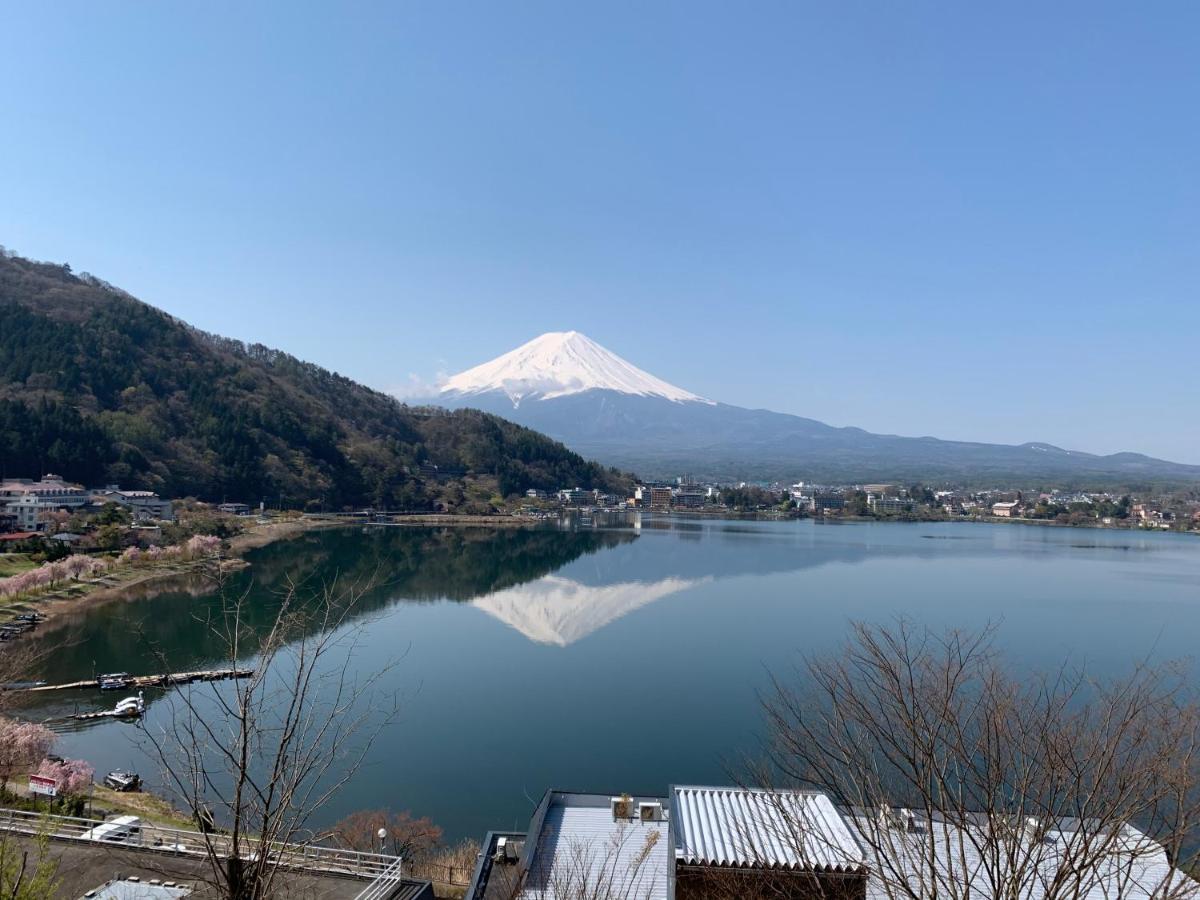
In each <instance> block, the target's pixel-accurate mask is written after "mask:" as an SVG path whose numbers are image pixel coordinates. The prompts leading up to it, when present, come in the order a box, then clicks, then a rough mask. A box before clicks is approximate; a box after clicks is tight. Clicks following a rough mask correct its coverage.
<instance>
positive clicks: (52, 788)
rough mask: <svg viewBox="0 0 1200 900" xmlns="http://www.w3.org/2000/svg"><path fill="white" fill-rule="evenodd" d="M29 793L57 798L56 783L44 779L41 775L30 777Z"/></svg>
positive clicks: (50, 779) (52, 780) (49, 779)
mask: <svg viewBox="0 0 1200 900" xmlns="http://www.w3.org/2000/svg"><path fill="white" fill-rule="evenodd" d="M29 793H31V794H45V795H46V796H47V797H57V796H58V782H57V781H55V780H54V779H53V778H45V777H43V776H41V775H30V776H29Z"/></svg>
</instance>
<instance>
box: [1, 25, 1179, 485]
mask: <svg viewBox="0 0 1200 900" xmlns="http://www.w3.org/2000/svg"><path fill="white" fill-rule="evenodd" d="M6 24H7V26H8V30H9V33H10V36H11V38H12V39H11V40H10V42H9V52H7V53H6V54H5V55H4V58H3V59H0V73H2V74H4V75H5V76H7V80H8V82H9V83H10V84H12V85H15V86H19V87H18V88H15V89H14V90H13V91H11V92H10V93H9V96H8V98H7V103H6V109H7V111H8V119H7V121H8V124H9V127H10V139H9V140H6V141H4V142H0V164H3V165H4V167H5V171H7V172H8V173H9V178H8V179H6V185H5V187H6V191H5V202H4V203H3V204H0V243H3V244H4V245H6V246H8V247H9V248H11V249H12V250H14V251H16V252H19V253H21V254H23V255H27V256H31V257H35V258H40V259H47V260H54V261H65V262H69V263H70V264H71V265H72V266H73V267H74V268H75V269H76V270H77V271H78V270H86V271H90V272H93V273H95V274H97V275H99V276H100V277H102V278H104V279H106V280H108V281H110V282H112V283H114V284H116V285H119V286H121V287H122V288H125V289H127V290H129V291H130V292H132V293H133V294H135V295H136V296H138V297H140V298H141V299H143V300H146V301H147V302H149V303H152V304H154V305H156V306H159V307H161V308H163V309H165V310H167V311H168V312H170V313H172V314H174V315H177V316H179V317H180V318H183V319H185V320H187V321H189V322H192V323H194V324H196V325H197V326H199V327H202V328H204V329H207V330H210V331H214V332H218V333H222V334H227V335H230V336H233V337H239V338H243V339H246V340H251V341H260V342H262V343H265V344H268V345H271V346H276V347H279V348H281V349H284V350H286V351H288V352H290V353H293V354H295V355H297V356H300V357H302V358H305V359H310V360H312V361H314V362H317V363H320V364H321V365H324V366H327V367H329V368H333V369H336V370H338V371H340V372H342V373H344V374H346V375H349V376H351V377H353V378H356V379H358V380H361V381H364V382H366V383H369V384H371V385H373V386H376V387H379V388H383V389H395V390H401V391H410V392H411V391H414V390H417V389H424V388H427V387H428V386H429V385H431V384H432V383H433V382H434V381H436V380H437V379H438V377H439V375H445V374H449V373H455V372H461V371H463V370H467V369H470V368H472V367H474V366H477V365H479V364H481V363H484V362H485V361H487V360H491V359H493V358H495V357H497V356H500V355H501V354H504V353H506V352H508V351H510V350H512V349H513V348H515V347H517V346H519V345H521V344H523V343H525V342H526V341H529V340H530V339H532V338H534V337H536V336H537V335H539V334H542V333H543V332H547V331H567V330H578V331H581V332H583V333H584V334H587V335H588V336H589V337H591V338H593V339H594V340H595V341H597V342H598V343H599V344H601V345H603V346H604V347H607V348H608V349H610V350H612V351H613V352H615V353H616V354H618V355H619V356H621V357H623V358H624V359H626V360H628V361H630V362H631V363H633V364H634V365H635V366H637V367H639V368H640V369H643V370H645V372H647V373H650V374H651V375H653V376H655V377H656V378H658V379H662V380H663V381H665V382H668V383H669V384H671V385H678V386H679V387H680V388H682V389H684V390H686V391H688V392H694V393H695V394H697V395H699V396H702V397H706V398H711V399H713V400H717V401H720V402H724V403H730V404H736V405H740V406H747V407H765V408H769V409H773V410H778V411H781V412H789V413H795V414H797V415H801V416H807V417H811V418H815V419H819V420H821V421H825V422H829V423H830V424H834V425H856V426H859V427H862V428H866V429H869V430H871V431H875V432H882V433H896V434H904V435H922V434H931V435H936V436H938V437H943V438H954V439H964V440H979V441H995V442H1004V443H1020V442H1023V441H1027V440H1037V441H1048V442H1051V443H1054V444H1057V445H1059V446H1062V447H1068V448H1072V449H1081V450H1087V451H1091V452H1097V453H1109V452H1113V451H1117V450H1136V451H1140V452H1144V453H1148V454H1152V455H1154V456H1158V457H1163V458H1166V459H1172V460H1178V461H1181V462H1193V463H1197V462H1200V452H1198V451H1197V447H1200V420H1198V419H1197V417H1196V416H1194V415H1191V414H1190V413H1191V411H1192V410H1194V408H1195V393H1196V390H1195V384H1196V377H1195V375H1194V373H1193V372H1192V369H1193V368H1194V366H1193V363H1192V355H1193V354H1194V343H1195V335H1196V333H1197V330H1198V328H1200V311H1198V310H1197V305H1196V304H1195V303H1194V302H1193V301H1192V295H1193V294H1194V292H1195V287H1194V286H1195V284H1196V283H1197V280H1198V278H1197V276H1200V254H1198V253H1197V250H1196V248H1197V247H1200V202H1197V201H1200V196H1198V195H1200V179H1198V176H1197V174H1196V168H1195V164H1194V162H1195V159H1197V158H1200V124H1198V123H1197V121H1196V117H1195V116H1193V115H1190V114H1189V110H1191V109H1193V108H1195V107H1196V105H1197V101H1198V100H1200V62H1198V61H1197V58H1196V54H1195V53H1194V47H1193V46H1192V45H1193V44H1194V40H1193V39H1192V36H1193V35H1194V34H1195V33H1196V29H1197V26H1198V25H1200V10H1197V9H1196V8H1195V7H1194V6H1192V5H1188V4H1183V3H1168V4H1165V5H1162V6H1159V7H1156V8H1155V9H1154V11H1153V15H1151V14H1147V13H1146V11H1145V10H1144V9H1135V8H1130V7H1126V6H1122V5H1119V4H1115V3H1112V4H1110V3H1100V4H1087V5H1084V4H1063V5H1058V6H1055V7H1054V8H1044V7H1042V6H1039V5H1026V6H1023V7H1012V6H1010V7H1006V8H1004V9H1003V10H1000V9H996V10H984V9H977V8H976V9H967V8H948V7H944V6H937V5H933V4H916V5H911V6H906V7H904V8H903V9H901V8H891V9H889V8H883V7H875V6H863V7H844V6H843V7H838V8H836V9H832V8H831V9H818V8H806V9H799V8H796V7H793V6H789V5H776V4H760V5H755V6H754V7H752V8H745V7H742V8H739V9H738V10H736V11H735V10H732V9H729V8H722V7H720V6H717V5H703V4H701V5H691V6H688V7H686V8H684V7H668V6H655V7H650V8H646V7H644V6H633V5H629V6H624V7H611V6H610V7H605V8H603V9H601V8H595V9H593V10H590V11H589V10H581V9H579V8H570V9H567V8H563V7H559V6H555V5H551V4H544V5H537V4H535V5H532V6H523V7H521V8H520V9H505V8H500V7H491V8H489V7H482V6H480V7H467V6H457V7H456V6H452V5H441V6H436V7H421V6H407V7H404V8H403V9H401V8H397V7H393V6H390V5H383V4H379V5H375V4H366V5H361V6H356V7H354V8H353V9H351V10H347V9H345V8H341V7H339V8H336V9H335V8H333V7H318V6H294V5H286V6H285V5H282V4H278V5H276V4H263V5H261V6H255V7H253V8H240V7H239V8H236V9H234V8H226V9H221V8H218V7H206V8H185V7H142V6H139V7H132V6H130V7H121V6H112V7H105V8H99V7H95V6H92V5H88V4H83V3H79V4H65V5H59V6H56V7H55V8H53V9H50V8H38V7H24V8H13V9H11V10H9V11H8V15H7V17H6Z"/></svg>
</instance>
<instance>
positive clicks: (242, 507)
mask: <svg viewBox="0 0 1200 900" xmlns="http://www.w3.org/2000/svg"><path fill="white" fill-rule="evenodd" d="M217 509H219V510H220V511H221V512H223V513H228V514H229V515H231V516H248V515H250V504H248V503H221V504H218V506H217Z"/></svg>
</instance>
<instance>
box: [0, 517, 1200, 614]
mask: <svg viewBox="0 0 1200 900" xmlns="http://www.w3.org/2000/svg"><path fill="white" fill-rule="evenodd" d="M650 515H652V516H654V517H656V518H665V519H678V520H696V519H708V520H715V521H720V520H730V521H747V520H753V521H784V520H787V519H797V520H800V519H804V518H811V519H812V521H813V522H816V523H818V524H824V525H839V524H846V525H849V524H862V523H867V522H878V523H884V524H917V525H927V524H935V523H942V522H947V523H953V524H966V525H970V524H984V525H1024V526H1034V527H1051V528H1079V529H1086V530H1102V531H1134V532H1141V531H1146V532H1153V533H1156V534H1158V533H1171V534H1191V535H1196V534H1198V533H1197V532H1194V531H1164V530H1163V529H1147V528H1141V527H1138V526H1137V525H1136V524H1132V523H1131V524H1129V525H1124V524H1122V525H1117V524H1101V523H1099V522H1096V523H1086V522H1084V523H1076V522H1058V521H1055V520H1053V519H1030V518H1006V517H1000V516H976V517H971V518H949V517H946V518H921V517H916V516H856V515H839V516H812V517H810V516H796V515H794V514H788V513H786V512H780V511H774V510H759V511H750V510H747V511H743V512H738V511H735V510H720V511H712V512H708V511H697V510H687V511H684V510H672V511H654V512H652V513H650ZM545 521H546V519H544V518H537V517H532V516H517V515H507V516H506V515H495V516H482V515H468V514H454V513H412V514H406V515H398V516H395V517H393V518H391V519H389V521H388V522H387V523H377V522H369V521H361V520H355V519H348V518H344V517H336V516H329V517H325V516H320V515H307V516H303V517H296V518H289V519H285V520H283V521H276V522H269V523H258V524H255V525H251V526H249V527H248V528H247V529H246V530H245V531H243V532H241V533H239V534H236V535H233V536H231V537H229V538H226V539H225V540H224V542H223V548H222V549H221V551H220V553H219V554H216V555H206V556H204V557H202V558H197V559H182V558H175V559H167V560H160V561H153V562H143V563H140V564H132V565H117V566H114V567H112V568H110V569H108V570H106V571H103V572H100V573H97V574H96V577H90V578H89V579H88V580H66V579H64V581H63V582H62V583H61V585H60V586H54V587H51V588H46V589H44V590H39V592H37V593H33V594H26V595H21V596H17V597H0V625H2V624H4V623H6V622H11V621H12V620H13V619H14V618H15V617H16V616H18V615H22V614H28V613H37V614H39V615H40V616H42V617H44V621H45V622H46V623H50V622H53V621H55V620H57V619H59V618H62V617H64V616H68V615H71V614H74V613H77V612H80V611H82V610H85V609H89V608H91V607H93V606H96V605H99V604H102V603H109V602H115V601H119V600H127V599H132V598H135V597H137V598H143V597H147V596H152V595H154V594H157V593H162V592H166V591H169V590H171V589H172V588H174V587H177V586H180V585H182V584H185V583H186V582H188V581H189V580H191V579H195V578H196V577H197V576H204V575H207V574H211V573H213V572H214V571H215V570H216V569H217V568H219V570H220V571H226V572H228V571H234V570H236V569H240V568H244V567H246V566H248V565H250V564H249V563H248V562H246V560H245V559H244V558H243V557H244V555H245V554H246V553H248V552H249V551H251V550H256V549H258V548H261V547H266V546H268V545H270V544H273V543H276V542H278V541H284V540H291V539H293V538H296V537H300V536H301V535H304V534H308V533H310V532H314V531H321V530H325V529H330V528H355V527H360V528H361V527H456V528H463V527H478V528H504V529H511V528H529V527H536V526H538V525H540V524H543V523H544V522H545ZM8 555H20V554H8ZM2 558H3V557H0V559H2ZM29 565H30V568H32V565H33V564H29Z"/></svg>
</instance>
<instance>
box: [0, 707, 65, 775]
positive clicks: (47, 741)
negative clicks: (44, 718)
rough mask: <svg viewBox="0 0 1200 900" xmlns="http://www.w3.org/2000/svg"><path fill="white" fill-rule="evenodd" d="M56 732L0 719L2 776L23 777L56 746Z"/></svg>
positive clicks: (41, 726)
mask: <svg viewBox="0 0 1200 900" xmlns="http://www.w3.org/2000/svg"><path fill="white" fill-rule="evenodd" d="M54 741H55V737H54V732H53V731H51V730H50V729H49V728H47V727H46V726H45V725H35V724H33V723H32V722H17V721H15V720H13V719H0V774H2V775H3V776H4V777H6V778H11V777H13V776H15V775H22V774H24V773H25V772H28V771H29V770H30V769H32V768H33V767H34V766H36V765H37V764H38V760H40V759H42V758H43V757H45V755H46V754H47V753H49V752H50V748H51V747H53V746H54Z"/></svg>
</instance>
